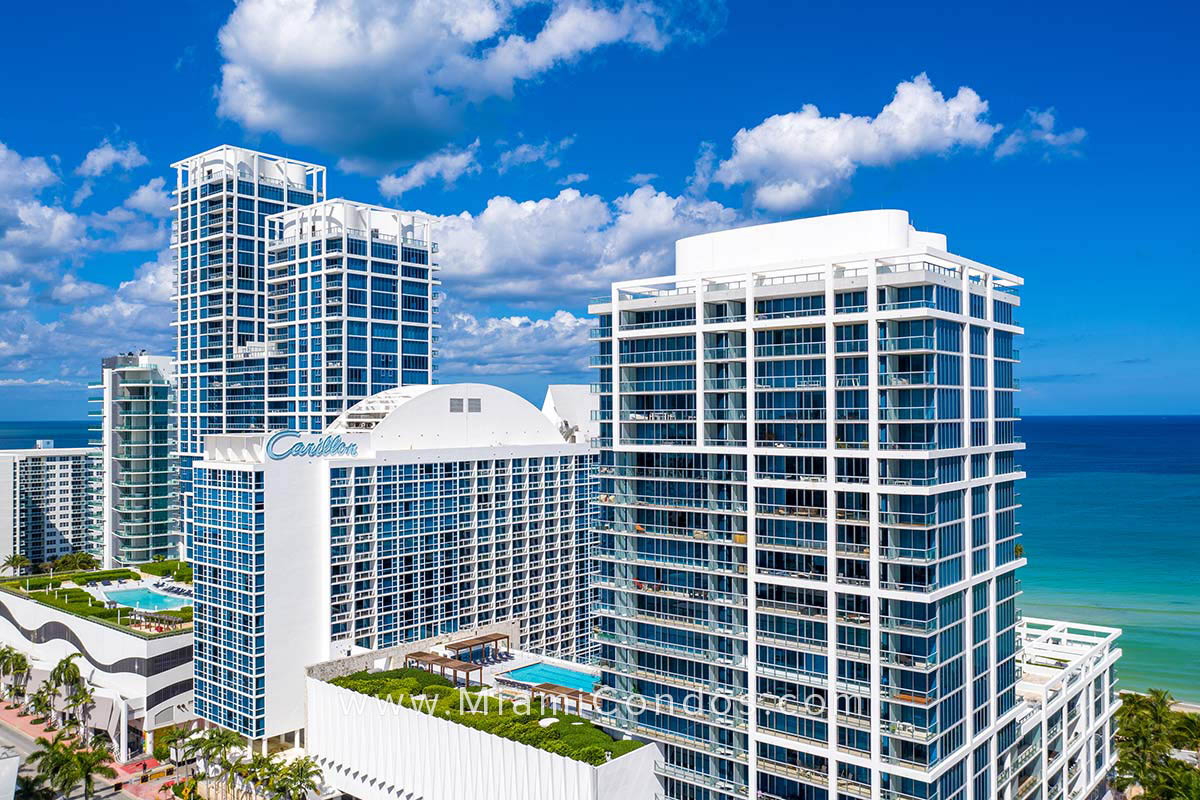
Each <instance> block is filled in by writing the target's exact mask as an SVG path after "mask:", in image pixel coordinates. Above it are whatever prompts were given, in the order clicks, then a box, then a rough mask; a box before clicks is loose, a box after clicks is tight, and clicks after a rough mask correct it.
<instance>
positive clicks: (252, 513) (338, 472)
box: [193, 384, 594, 742]
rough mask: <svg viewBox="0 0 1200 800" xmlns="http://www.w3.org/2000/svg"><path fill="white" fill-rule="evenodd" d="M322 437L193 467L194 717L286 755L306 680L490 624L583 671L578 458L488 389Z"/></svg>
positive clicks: (223, 439) (239, 443) (456, 390)
mask: <svg viewBox="0 0 1200 800" xmlns="http://www.w3.org/2000/svg"><path fill="white" fill-rule="evenodd" d="M324 427H325V429H324V433H323V434H320V435H316V434H312V433H311V432H305V431H303V430H286V431H278V432H275V433H272V434H243V435H216V436H210V437H208V438H207V439H206V441H205V455H204V458H203V459H202V460H199V461H197V462H196V463H195V465H194V467H193V476H194V477H193V485H194V489H193V491H194V529H193V539H194V547H193V549H194V559H193V566H194V569H195V597H196V604H195V709H196V715H197V716H198V717H200V718H201V719H204V720H207V721H209V722H212V723H215V724H217V725H220V726H222V727H225V728H229V729H231V730H234V731H237V732H238V733H241V734H243V735H245V736H247V737H249V738H250V739H253V740H256V741H260V742H261V741H262V740H265V739H270V738H272V737H280V736H283V737H286V738H287V739H288V740H289V741H292V742H295V741H297V740H299V739H301V735H300V731H301V730H302V729H303V727H304V724H305V723H304V692H305V672H304V670H305V667H306V666H308V665H311V664H316V663H318V662H322V661H326V660H329V659H331V658H335V657H340V656H346V655H350V654H355V653H361V652H364V651H368V650H375V649H379V648H386V647H391V646H393V645H398V644H402V643H405V642H413V641H419V640H424V639H428V638H430V637H434V636H439V635H442V634H453V633H456V632H461V633H463V634H464V635H469V633H470V632H471V631H475V630H478V629H480V628H483V627H486V626H493V625H495V624H508V623H511V624H514V625H516V626H517V628H518V630H519V637H518V640H515V641H514V642H513V645H514V647H519V648H520V649H521V650H524V651H530V652H537V653H545V654H547V655H556V656H561V657H565V658H579V657H582V656H585V655H586V654H587V650H588V647H589V641H590V639H589V634H590V629H591V619H592V618H591V597H592V595H591V592H592V589H591V588H590V582H591V579H592V563H593V562H592V561H591V559H590V549H591V541H592V537H593V534H592V532H591V526H592V521H593V520H592V513H593V503H594V476H593V474H592V471H591V459H592V455H591V450H590V448H589V446H588V445H586V444H582V443H578V444H577V443H571V442H568V441H565V440H564V438H563V436H562V434H561V432H560V431H559V428H558V426H557V424H556V423H555V422H552V421H551V420H550V419H548V418H547V417H546V416H545V415H543V414H542V413H541V412H540V411H538V409H537V408H535V407H534V406H532V405H531V404H529V403H528V402H527V401H525V400H523V399H522V398H520V397H517V396H516V395H514V394H512V393H510V392H507V391H505V390H503V389H499V388H496V387H492V386H485V385H481V384H456V385H446V386H431V385H424V386H409V387H402V388H396V389H391V390H388V391H385V392H382V393H379V394H376V395H374V396H372V397H370V398H367V399H366V400H363V401H361V402H359V403H357V404H356V405H354V406H353V407H351V408H350V409H348V410H347V411H345V412H344V413H342V414H341V415H340V416H339V417H338V418H337V419H335V420H334V421H333V422H332V423H330V424H327V425H325V426H324Z"/></svg>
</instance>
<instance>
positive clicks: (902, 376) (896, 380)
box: [879, 372, 936, 386]
mask: <svg viewBox="0 0 1200 800" xmlns="http://www.w3.org/2000/svg"><path fill="white" fill-rule="evenodd" d="M879 383H880V384H881V385H883V386H933V385H934V384H935V383H936V379H935V378H934V374H933V372H883V373H880V375H879Z"/></svg>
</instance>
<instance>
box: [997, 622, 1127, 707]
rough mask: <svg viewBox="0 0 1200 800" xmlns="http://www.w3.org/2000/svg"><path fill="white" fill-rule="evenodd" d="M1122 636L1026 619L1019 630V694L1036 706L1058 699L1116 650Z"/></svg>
mask: <svg viewBox="0 0 1200 800" xmlns="http://www.w3.org/2000/svg"><path fill="white" fill-rule="evenodd" d="M1120 635H1121V630H1120V629H1119V628H1105V627H1102V626H1099V625H1085V624H1083V623H1079V622H1061V621H1058V620H1050V619H1038V618H1033V617H1026V618H1025V619H1023V620H1022V621H1021V623H1020V624H1019V625H1018V627H1017V641H1018V644H1019V646H1020V648H1021V649H1020V652H1019V654H1018V657H1017V663H1018V664H1019V665H1020V667H1021V679H1020V682H1019V683H1018V684H1017V693H1018V694H1019V695H1020V696H1021V697H1023V698H1025V699H1026V700H1028V701H1030V702H1032V703H1035V704H1037V703H1048V702H1053V701H1055V700H1057V699H1058V698H1059V697H1061V695H1062V692H1063V689H1064V688H1066V687H1068V686H1071V685H1073V684H1075V683H1076V682H1077V681H1079V680H1080V679H1082V678H1083V677H1084V676H1085V675H1087V674H1088V673H1089V672H1090V671H1091V670H1093V669H1094V668H1095V667H1097V666H1099V665H1100V663H1101V662H1102V661H1103V660H1104V658H1105V657H1106V656H1108V654H1109V653H1110V652H1112V651H1113V650H1115V649H1116V642H1117V637H1119V636H1120Z"/></svg>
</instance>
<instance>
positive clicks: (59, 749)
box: [28, 731, 80, 795]
mask: <svg viewBox="0 0 1200 800" xmlns="http://www.w3.org/2000/svg"><path fill="white" fill-rule="evenodd" d="M37 746H38V749H37V750H35V751H34V752H33V753H32V754H31V755H30V756H29V759H28V761H29V763H30V764H36V765H37V774H38V776H39V777H41V778H42V779H43V780H44V781H45V782H46V785H47V786H49V787H50V788H51V789H53V790H54V791H55V792H57V793H59V794H63V795H67V794H70V793H71V790H72V789H74V788H75V784H77V783H79V777H80V776H79V764H78V763H77V762H76V760H75V747H74V740H73V738H72V737H71V735H70V734H68V733H67V732H66V731H59V732H58V733H57V734H55V736H54V738H53V739H47V738H46V737H45V736H39V737H38V739H37Z"/></svg>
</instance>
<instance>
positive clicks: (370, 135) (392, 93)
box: [217, 0, 715, 168]
mask: <svg viewBox="0 0 1200 800" xmlns="http://www.w3.org/2000/svg"><path fill="white" fill-rule="evenodd" d="M704 5H705V6H707V5H708V4H704ZM546 6H548V8H549V12H548V14H547V15H546V16H545V18H544V19H542V20H541V21H540V24H536V25H534V26H533V27H535V28H536V30H533V31H529V30H528V29H529V28H530V27H531V26H530V24H529V23H530V15H529V14H528V13H523V12H527V11H528V10H529V9H530V4H529V3H527V2H524V0H412V2H403V3H400V2H393V0H339V1H338V2H318V1H317V0H243V1H242V2H240V3H238V4H237V6H236V7H235V8H234V10H233V12H232V14H231V15H230V16H229V19H228V20H227V21H226V22H225V24H224V26H223V27H222V28H221V30H220V32H219V34H218V41H219V44H220V50H221V54H222V56H223V57H224V62H225V63H224V65H223V66H222V68H221V81H220V85H219V87H218V90H217V97H218V112H219V113H220V114H221V115H222V116H224V117H227V118H229V119H233V120H236V121H237V122H239V123H240V124H242V125H243V126H244V127H245V128H246V129H248V130H250V131H253V132H265V131H272V132H275V133H277V134H278V135H280V136H282V137H283V138H284V139H285V140H287V141H291V142H296V143H299V144H308V145H316V146H320V147H323V148H327V149H331V150H333V151H335V152H338V153H340V154H342V155H344V156H346V157H347V158H346V162H345V163H347V164H350V165H355V166H358V167H360V168H370V167H372V166H374V167H378V166H381V165H389V164H390V165H394V164H397V163H401V162H403V161H405V160H409V161H411V160H414V159H419V158H423V157H424V156H426V155H428V154H429V153H431V152H434V151H436V150H438V149H440V148H441V147H443V146H444V145H445V144H446V143H447V142H449V141H451V140H452V139H453V138H454V137H455V135H457V134H458V133H459V132H460V131H461V130H462V124H463V123H462V112H463V110H464V109H465V108H466V107H467V106H468V105H469V104H472V103H475V102H478V101H481V100H484V99H487V98H489V97H496V96H499V97H508V96H510V95H511V94H512V93H513V90H514V88H515V85H516V84H517V83H518V82H521V81H528V80H532V79H535V78H537V77H539V76H541V75H544V74H546V73H548V72H549V71H551V70H553V69H555V68H556V67H559V66H560V65H563V64H566V63H570V62H572V61H575V60H577V59H579V58H580V57H582V56H585V55H587V54H589V53H593V52H595V51H597V50H599V49H601V48H603V47H606V46H611V45H615V44H619V43H625V44H628V45H631V46H635V47H641V48H645V49H649V50H661V49H662V48H663V47H665V46H666V45H667V44H668V43H669V42H671V41H673V40H675V39H679V38H690V37H691V36H692V33H691V31H690V30H689V29H688V28H687V26H692V25H696V24H705V23H710V22H711V21H712V19H713V18H714V16H715V15H713V14H711V13H700V12H697V11H694V12H692V13H689V15H688V17H687V19H686V20H684V21H683V22H682V23H680V22H677V21H676V20H675V19H673V18H672V16H671V14H669V13H668V12H667V11H665V10H664V9H662V8H661V7H659V6H658V5H656V4H655V3H654V2H652V1H651V0H625V2H623V3H620V4H617V5H610V4H604V3H602V2H600V0H551V1H550V2H548V3H547V4H546ZM546 6H543V7H546ZM518 17H520V19H518ZM527 31H528V34H527ZM530 34H531V35H530Z"/></svg>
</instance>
